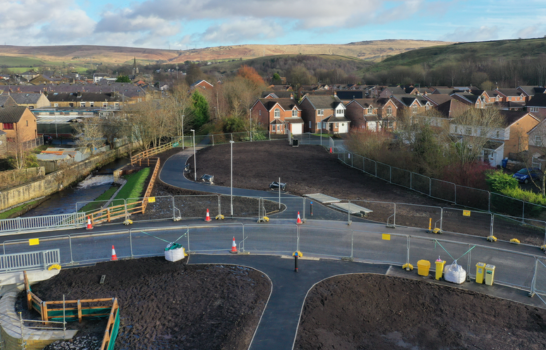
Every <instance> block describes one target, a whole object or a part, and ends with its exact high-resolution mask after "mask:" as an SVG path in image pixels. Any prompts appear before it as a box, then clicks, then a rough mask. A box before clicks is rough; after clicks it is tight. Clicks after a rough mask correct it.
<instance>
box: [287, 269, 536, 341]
mask: <svg viewBox="0 0 546 350" xmlns="http://www.w3.org/2000/svg"><path fill="white" fill-rule="evenodd" d="M545 319H546V310H543V309H538V308H534V307H531V306H526V305H523V304H518V303H515V302H511V301H507V300H503V299H497V298H493V297H490V296H487V295H484V294H478V293H474V292H469V291H465V290H461V289H457V288H450V287H445V286H439V285H436V284H431V283H426V282H423V281H415V280H409V279H402V278H394V277H388V276H379V275H346V276H339V277H334V278H331V279H328V280H326V281H324V282H321V283H319V284H318V285H316V286H315V287H314V288H313V289H312V290H311V291H310V292H309V295H308V297H307V299H306V301H305V306H304V308H303V313H302V316H301V321H300V327H299V329H298V335H297V339H296V344H295V349H301V350H303V349H309V350H311V349H312V350H316V349H336V350H338V349H374V350H408V349H411V350H440V349H442V350H453V349H496V350H516V349H521V350H523V349H526V350H528V349H545V348H546V323H545Z"/></svg>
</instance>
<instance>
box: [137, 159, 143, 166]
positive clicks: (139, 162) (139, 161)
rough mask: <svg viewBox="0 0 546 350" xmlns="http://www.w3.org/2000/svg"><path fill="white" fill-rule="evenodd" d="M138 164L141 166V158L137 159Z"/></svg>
mask: <svg viewBox="0 0 546 350" xmlns="http://www.w3.org/2000/svg"><path fill="white" fill-rule="evenodd" d="M138 166H142V158H140V159H139V160H138Z"/></svg>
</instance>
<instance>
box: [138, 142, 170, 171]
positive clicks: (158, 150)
mask: <svg viewBox="0 0 546 350" xmlns="http://www.w3.org/2000/svg"><path fill="white" fill-rule="evenodd" d="M171 148H173V143H172V142H169V143H166V144H164V145H161V146H158V147H154V148H150V149H148V150H146V151H143V152H140V153H137V154H135V155H134V156H132V157H131V165H136V164H137V163H138V165H139V166H142V161H143V160H144V159H146V158H149V157H152V156H155V155H156V154H159V153H161V152H165V151H168V150H170V149H171ZM148 166H150V165H149V164H148Z"/></svg>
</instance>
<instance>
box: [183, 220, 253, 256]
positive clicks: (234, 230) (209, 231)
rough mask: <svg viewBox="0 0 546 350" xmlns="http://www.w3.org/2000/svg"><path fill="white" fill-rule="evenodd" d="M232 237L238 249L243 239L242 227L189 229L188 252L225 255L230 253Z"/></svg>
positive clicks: (224, 226)
mask: <svg viewBox="0 0 546 350" xmlns="http://www.w3.org/2000/svg"><path fill="white" fill-rule="evenodd" d="M234 237H235V242H236V244H237V246H238V247H239V244H240V243H241V242H242V241H243V239H244V238H243V226H242V225H230V226H227V225H223V226H208V227H198V228H190V246H189V249H188V250H190V251H191V252H194V253H207V254H227V253H229V252H230V251H231V244H232V241H233V238H234Z"/></svg>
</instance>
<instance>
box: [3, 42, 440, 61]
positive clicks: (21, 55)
mask: <svg viewBox="0 0 546 350" xmlns="http://www.w3.org/2000/svg"><path fill="white" fill-rule="evenodd" d="M446 44H449V43H446V42H442V41H424V40H378V41H362V42H355V43H350V44H342V45H334V44H332V45H330V44H325V45H237V46H218V47H208V48H204V49H194V50H162V49H146V48H134V47H116V46H91V45H68V46H9V45H8V46H6V45H4V46H0V67H23V66H28V65H29V64H32V65H33V66H39V65H60V64H66V65H73V66H84V65H87V64H98V63H103V64H124V63H129V62H130V61H131V60H132V59H133V57H136V59H137V60H138V61H140V62H141V63H182V62H185V61H222V60H231V59H239V58H242V59H251V58H257V57H263V56H271V55H284V54H304V55H318V54H324V55H339V56H347V57H354V58H358V59H362V60H370V61H378V60H381V59H383V58H385V57H389V56H392V55H396V54H399V53H402V52H407V51H412V50H416V49H419V48H423V47H430V46H437V45H446ZM19 59H20V60H19Z"/></svg>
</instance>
